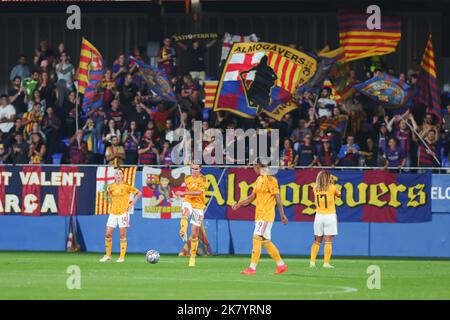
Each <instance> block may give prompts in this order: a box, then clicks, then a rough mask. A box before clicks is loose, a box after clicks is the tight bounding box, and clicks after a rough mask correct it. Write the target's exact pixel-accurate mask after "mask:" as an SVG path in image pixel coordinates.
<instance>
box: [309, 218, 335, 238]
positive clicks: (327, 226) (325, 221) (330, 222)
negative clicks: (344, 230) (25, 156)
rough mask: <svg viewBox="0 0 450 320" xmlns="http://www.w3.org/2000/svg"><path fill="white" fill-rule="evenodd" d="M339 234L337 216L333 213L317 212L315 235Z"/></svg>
mask: <svg viewBox="0 0 450 320" xmlns="http://www.w3.org/2000/svg"><path fill="white" fill-rule="evenodd" d="M337 234H338V230H337V216H336V214H335V213H332V214H320V213H316V217H315V219H314V235H315V236H319V237H321V236H323V235H325V236H335V235H337Z"/></svg>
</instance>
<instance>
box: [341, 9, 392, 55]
mask: <svg viewBox="0 0 450 320" xmlns="http://www.w3.org/2000/svg"><path fill="white" fill-rule="evenodd" d="M368 18H369V16H368V15H367V14H360V13H342V14H339V17H338V23H339V43H340V46H341V47H342V48H343V49H344V51H345V57H346V61H352V60H356V59H362V58H367V57H371V56H379V55H384V54H388V53H392V52H394V51H395V49H396V48H397V44H398V42H399V41H400V38H401V25H400V18H399V17H389V16H386V15H384V14H383V15H381V16H380V19H381V25H380V28H376V29H375V28H374V29H369V28H367V19H368Z"/></svg>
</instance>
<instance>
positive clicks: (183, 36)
mask: <svg viewBox="0 0 450 320" xmlns="http://www.w3.org/2000/svg"><path fill="white" fill-rule="evenodd" d="M217 38H219V34H218V33H194V34H192V33H190V34H177V35H174V36H173V40H174V41H175V42H178V41H189V40H202V39H205V40H214V39H217Z"/></svg>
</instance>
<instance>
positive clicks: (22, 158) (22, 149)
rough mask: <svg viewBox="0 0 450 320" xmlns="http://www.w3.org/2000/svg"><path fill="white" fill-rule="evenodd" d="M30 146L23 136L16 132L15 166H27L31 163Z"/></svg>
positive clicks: (13, 160) (14, 146) (13, 152)
mask: <svg viewBox="0 0 450 320" xmlns="http://www.w3.org/2000/svg"><path fill="white" fill-rule="evenodd" d="M28 154H29V145H28V143H27V142H26V141H25V140H24V138H23V134H20V132H18V131H16V132H15V134H14V143H13V146H12V163H13V164H27V163H29V162H30V158H29V157H28Z"/></svg>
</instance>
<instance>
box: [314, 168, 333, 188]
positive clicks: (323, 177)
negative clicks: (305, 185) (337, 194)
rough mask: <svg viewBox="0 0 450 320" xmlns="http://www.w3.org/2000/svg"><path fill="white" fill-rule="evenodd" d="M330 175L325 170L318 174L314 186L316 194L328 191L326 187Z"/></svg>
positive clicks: (328, 183)
mask: <svg viewBox="0 0 450 320" xmlns="http://www.w3.org/2000/svg"><path fill="white" fill-rule="evenodd" d="M330 178H331V175H330V173H329V172H328V171H327V170H322V171H320V172H319V174H318V175H317V178H316V186H315V190H316V191H317V192H324V191H327V190H328V186H329V185H330V181H331V179H330Z"/></svg>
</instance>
